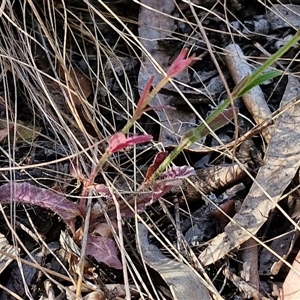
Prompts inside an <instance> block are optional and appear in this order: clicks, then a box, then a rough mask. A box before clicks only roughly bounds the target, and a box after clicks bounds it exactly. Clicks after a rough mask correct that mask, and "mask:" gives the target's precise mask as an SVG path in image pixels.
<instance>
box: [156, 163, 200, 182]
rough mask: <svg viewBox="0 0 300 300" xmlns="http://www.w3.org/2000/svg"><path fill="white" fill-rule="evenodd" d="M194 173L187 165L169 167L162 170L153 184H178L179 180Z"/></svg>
mask: <svg viewBox="0 0 300 300" xmlns="http://www.w3.org/2000/svg"><path fill="white" fill-rule="evenodd" d="M192 175H196V172H195V169H194V168H192V167H189V166H181V167H177V166H174V167H171V168H169V169H168V170H167V171H165V172H163V173H162V174H161V175H160V176H159V179H158V180H157V181H156V182H155V184H164V185H167V186H168V185H171V186H175V185H178V184H179V185H180V184H181V180H182V179H185V178H187V177H189V176H192Z"/></svg>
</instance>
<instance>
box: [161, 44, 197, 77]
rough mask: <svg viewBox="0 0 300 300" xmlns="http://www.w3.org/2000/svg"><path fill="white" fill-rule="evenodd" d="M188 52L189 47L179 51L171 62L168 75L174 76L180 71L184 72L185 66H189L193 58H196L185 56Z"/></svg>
mask: <svg viewBox="0 0 300 300" xmlns="http://www.w3.org/2000/svg"><path fill="white" fill-rule="evenodd" d="M187 53H188V49H186V48H184V49H182V51H181V52H180V53H179V55H178V56H177V58H176V59H175V60H174V61H173V63H172V64H171V66H170V68H169V70H168V72H167V75H168V77H174V76H176V75H177V74H179V73H180V72H182V71H183V70H184V69H185V68H187V67H188V66H189V65H190V64H191V63H192V61H193V60H195V57H194V56H191V57H188V58H185V57H186V55H187Z"/></svg>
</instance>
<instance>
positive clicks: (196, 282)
mask: <svg viewBox="0 0 300 300" xmlns="http://www.w3.org/2000/svg"><path fill="white" fill-rule="evenodd" d="M137 232H138V234H137V240H136V243H137V245H138V246H137V249H138V250H139V251H140V255H141V257H142V258H143V260H145V262H146V264H147V265H148V266H150V267H151V268H153V269H154V270H156V271H157V272H158V273H159V274H160V276H161V277H162V278H163V279H164V281H165V282H166V283H167V284H168V286H169V287H170V291H171V293H172V296H173V298H174V299H178V300H186V299H201V300H208V299H212V297H211V296H210V294H209V292H208V289H207V288H206V286H205V285H204V283H203V282H201V279H200V278H199V276H196V275H195V273H194V272H193V270H192V269H190V268H188V266H186V265H184V264H183V263H180V262H178V261H176V260H174V259H170V258H167V257H166V256H164V255H163V254H162V253H161V252H160V250H159V249H158V247H157V246H155V245H153V244H149V241H148V230H147V228H146V226H145V225H143V224H138V231H137Z"/></svg>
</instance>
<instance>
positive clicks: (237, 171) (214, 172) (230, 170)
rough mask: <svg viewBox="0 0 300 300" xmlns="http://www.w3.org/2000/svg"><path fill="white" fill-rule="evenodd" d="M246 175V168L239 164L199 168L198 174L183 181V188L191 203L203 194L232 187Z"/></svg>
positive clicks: (174, 190)
mask: <svg viewBox="0 0 300 300" xmlns="http://www.w3.org/2000/svg"><path fill="white" fill-rule="evenodd" d="M246 176H247V175H246V172H245V170H244V169H243V168H242V167H240V166H239V165H237V164H230V165H220V166H213V167H209V168H206V169H198V170H196V175H194V176H190V177H189V179H185V180H184V181H183V183H182V185H181V190H182V193H183V195H184V197H185V199H186V201H187V202H189V203H190V202H193V201H197V200H199V199H201V196H202V194H209V193H214V192H216V191H220V190H225V189H227V188H230V187H232V186H233V185H234V184H236V183H237V182H239V181H241V180H242V179H243V178H245V177H246ZM191 183H192V184H191ZM181 190H180V189H179V188H178V189H177V188H175V189H173V190H172V191H173V192H179V191H181Z"/></svg>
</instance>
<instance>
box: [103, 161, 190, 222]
mask: <svg viewBox="0 0 300 300" xmlns="http://www.w3.org/2000/svg"><path fill="white" fill-rule="evenodd" d="M191 175H195V170H194V169H193V168H192V167H189V166H182V167H177V166H174V167H172V168H170V169H169V170H167V171H165V172H163V173H162V174H161V175H160V178H159V179H158V180H156V181H154V182H153V183H151V184H149V185H148V187H149V189H148V190H146V191H141V192H139V193H138V194H136V195H135V196H134V197H132V198H130V199H127V203H128V204H129V205H130V207H129V206H128V205H127V204H126V203H124V202H123V203H120V212H121V215H122V217H125V218H131V217H133V216H134V208H136V212H137V213H142V212H143V211H144V210H145V209H146V207H147V206H149V205H151V204H153V203H154V202H155V201H157V200H158V199H159V198H160V197H162V196H164V195H165V194H166V193H168V192H169V191H171V189H172V188H173V187H174V186H178V185H181V184H182V179H184V178H187V177H188V176H191ZM107 213H108V215H109V217H110V218H116V210H115V208H111V209H110V210H109V211H107Z"/></svg>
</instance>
